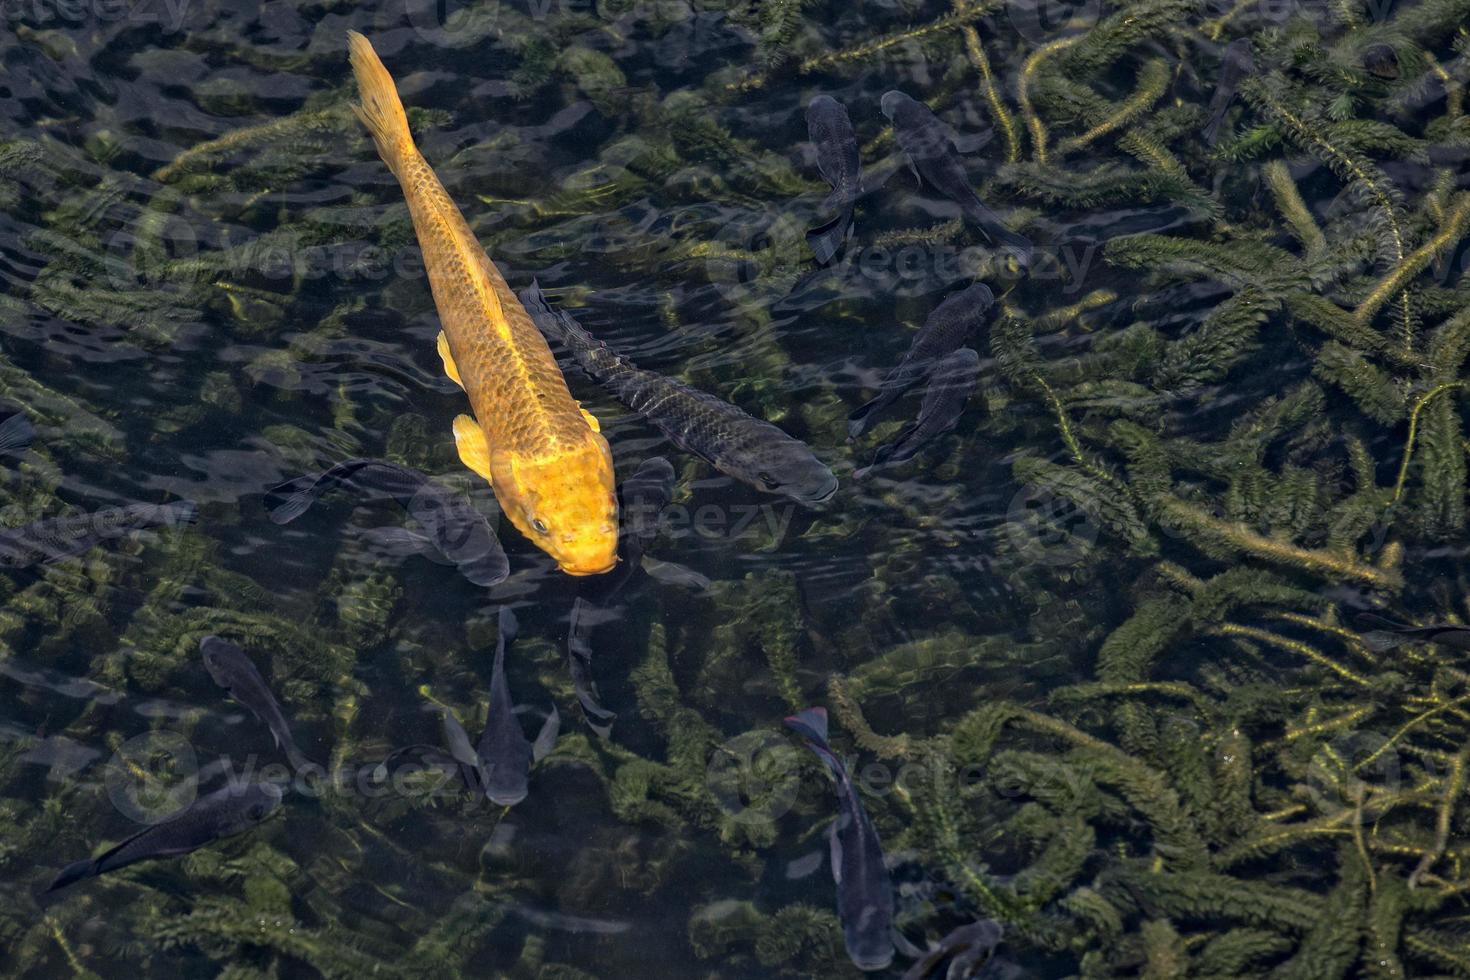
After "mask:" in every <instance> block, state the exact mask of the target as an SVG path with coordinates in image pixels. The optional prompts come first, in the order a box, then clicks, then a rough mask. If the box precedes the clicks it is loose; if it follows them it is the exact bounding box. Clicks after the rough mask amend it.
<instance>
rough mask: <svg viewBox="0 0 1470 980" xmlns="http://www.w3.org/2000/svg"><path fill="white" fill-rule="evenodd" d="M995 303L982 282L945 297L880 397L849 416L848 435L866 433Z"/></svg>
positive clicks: (970, 332)
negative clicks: (872, 421)
mask: <svg viewBox="0 0 1470 980" xmlns="http://www.w3.org/2000/svg"><path fill="white" fill-rule="evenodd" d="M994 303H995V296H994V294H992V293H991V292H990V289H989V287H987V286H986V285H985V284H984V283H978V282H977V283H975V284H974V285H972V286H966V287H965V288H964V289H961V290H960V291H959V292H957V293H952V294H951V295H949V296H947V297H945V299H944V302H942V303H940V304H939V305H938V306H936V307H935V308H934V312H932V313H930V314H929V317H928V319H926V320H925V321H924V326H922V327H921V328H919V332H918V333H917V334H915V335H914V340H913V343H911V344H910V345H909V349H908V353H906V354H904V356H903V360H901V361H899V362H898V366H897V367H895V368H894V369H893V370H892V371H889V372H888V375H887V376H886V377H885V378H884V379H883V381H882V382H881V383H880V384H879V385H878V397H877V398H874V399H873V400H872V401H870V402H868V403H867V404H866V405H864V406H862V407H861V408H859V409H858V410H857V411H855V412H853V413H852V414H851V415H849V416H848V417H847V435H848V438H850V439H856V438H857V437H858V436H860V435H862V434H863V432H864V431H866V429H867V428H868V425H869V424H870V420H871V419H872V417H873V416H874V415H875V414H877V413H878V412H881V411H882V410H883V409H885V408H887V407H888V406H889V405H892V404H893V403H894V402H896V401H898V399H899V397H900V396H902V395H903V393H904V392H906V391H908V390H909V389H910V388H912V387H913V386H914V385H916V384H918V383H919V382H920V381H922V380H923V379H924V376H925V375H927V374H928V373H929V372H930V371H932V370H933V369H934V366H935V364H936V363H937V362H938V361H939V359H940V358H942V357H945V356H946V355H948V354H949V353H950V352H951V351H953V350H955V349H956V348H958V347H959V346H960V345H961V344H963V343H964V342H965V341H966V340H968V339H969V338H970V337H971V336H972V335H973V334H974V332H975V331H976V329H977V328H979V327H980V326H982V325H983V324H984V323H985V322H986V320H987V319H988V318H989V312H990V309H991V306H992V305H993V304H994Z"/></svg>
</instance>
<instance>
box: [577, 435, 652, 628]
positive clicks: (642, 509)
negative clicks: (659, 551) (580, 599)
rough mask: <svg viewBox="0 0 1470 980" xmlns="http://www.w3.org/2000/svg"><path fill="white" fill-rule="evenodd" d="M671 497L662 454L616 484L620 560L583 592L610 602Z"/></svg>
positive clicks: (636, 563)
mask: <svg viewBox="0 0 1470 980" xmlns="http://www.w3.org/2000/svg"><path fill="white" fill-rule="evenodd" d="M673 499H674V467H673V466H671V465H670V464H669V461H668V460H666V459H664V458H663V457H662V456H654V457H653V458H652V459H645V460H644V461H643V462H642V463H640V464H639V465H638V469H637V470H636V471H635V472H634V473H633V475H632V476H630V477H628V478H627V479H626V480H624V481H623V482H622V484H621V485H619V487H618V504H619V510H618V512H619V514H620V515H621V518H622V529H621V531H622V539H621V541H620V542H619V550H620V555H619V557H620V560H619V562H618V564H617V566H616V567H615V568H614V569H613V570H612V571H611V572H609V573H607V574H606V575H601V576H598V578H596V579H594V580H593V581H592V583H589V585H588V587H587V590H586V592H585V593H584V594H585V595H588V596H589V598H591V599H592V600H593V601H595V602H596V603H598V604H599V605H605V604H606V603H608V602H610V601H611V600H612V598H613V596H615V595H616V594H617V593H618V592H620V591H622V588H623V586H625V585H627V584H628V581H629V580H630V579H631V578H632V577H633V575H634V574H635V573H636V572H637V571H638V569H639V567H640V566H641V565H642V563H643V553H644V552H645V551H646V550H647V549H648V546H649V545H650V544H652V543H653V539H654V538H655V537H657V535H658V522H659V518H660V517H661V516H662V515H663V512H664V508H665V507H667V506H668V505H669V502H670V501H671V500H673Z"/></svg>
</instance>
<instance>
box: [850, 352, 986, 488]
mask: <svg viewBox="0 0 1470 980" xmlns="http://www.w3.org/2000/svg"><path fill="white" fill-rule="evenodd" d="M979 379H980V355H979V354H977V353H975V352H974V351H973V350H971V349H970V348H968V347H961V348H960V349H959V350H957V351H955V352H954V353H953V354H950V355H949V356H948V357H946V358H945V359H944V360H942V361H940V362H939V364H938V366H937V367H935V368H934V373H933V374H932V375H930V377H929V387H928V388H927V389H925V391H924V400H923V401H922V402H921V403H920V404H919V417H918V418H916V419H914V421H913V423H912V424H910V425H909V426H908V427H907V428H905V429H904V430H903V431H902V432H900V433H899V434H898V435H897V436H895V437H894V439H893V441H892V442H890V443H888V444H886V445H884V446H882V447H880V448H879V449H878V452H877V453H876V454H874V456H873V462H872V463H871V464H869V465H868V466H865V467H863V468H862V469H860V470H857V471H856V472H854V473H853V477H854V478H855V479H861V478H862V477H864V476H866V475H867V474H868V472H869V471H871V470H873V469H874V468H876V467H879V466H883V465H886V464H888V463H901V462H903V461H904V460H906V459H913V457H914V456H915V454H917V453H918V451H919V450H920V449H922V448H924V445H925V444H926V443H928V442H931V441H932V440H934V439H937V438H939V437H940V436H942V435H944V434H945V433H946V432H948V431H949V430H950V429H952V428H954V424H955V423H956V422H958V421H959V420H960V416H961V415H962V414H964V411H965V403H966V402H967V401H969V400H970V395H971V394H972V393H973V392H974V391H975V385H976V383H977V382H978V381H979Z"/></svg>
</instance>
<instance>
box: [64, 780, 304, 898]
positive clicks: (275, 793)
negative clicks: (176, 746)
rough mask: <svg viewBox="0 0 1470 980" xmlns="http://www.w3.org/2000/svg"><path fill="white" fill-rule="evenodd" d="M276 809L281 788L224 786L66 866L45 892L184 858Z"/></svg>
mask: <svg viewBox="0 0 1470 980" xmlns="http://www.w3.org/2000/svg"><path fill="white" fill-rule="evenodd" d="M280 805H281V788H280V787H279V786H276V785H273V784H271V783H247V784H245V785H243V786H236V785H229V786H226V787H225V788H224V789H221V790H217V791H215V792H213V793H211V794H209V795H208V796H204V797H201V798H200V799H198V800H195V801H194V802H193V803H191V804H190V805H189V806H187V807H185V808H184V809H183V810H181V811H179V813H177V814H175V815H174V816H172V817H169V818H168V819H167V820H165V821H163V822H162V823H158V824H154V825H153V826H152V827H149V828H147V829H146V830H142V831H139V832H138V833H136V834H134V835H133V836H131V837H129V838H128V839H127V840H125V841H123V842H122V843H121V844H118V845H117V846H116V847H114V848H112V849H110V850H108V851H106V852H104V853H102V854H99V855H98V856H97V857H94V858H88V859H86V860H84V861H77V862H75V863H74V864H69V865H67V866H66V868H64V869H63V870H62V872H61V874H59V875H57V876H56V880H55V881H53V882H51V887H50V888H48V889H46V890H47V891H53V892H54V891H56V890H57V889H58V888H65V887H66V886H67V885H70V884H73V883H74V882H77V881H81V880H82V879H83V878H95V877H96V876H98V875H101V874H106V873H107V872H109V871H116V870H117V869H118V868H122V867H126V866H127V865H129V864H134V863H136V862H138V861H146V860H149V859H150V858H160V857H174V856H176V855H179V854H188V853H189V852H190V851H196V850H198V849H199V848H201V847H205V846H207V845H209V844H213V843H214V842H215V841H217V840H220V839H221V838H224V837H233V836H234V835H236V834H241V833H244V832H245V831H247V830H249V829H250V828H251V827H254V826H255V825H256V824H258V823H260V822H261V821H262V820H264V819H265V818H266V817H269V816H270V815H271V814H272V813H274V812H275V811H276V809H277V808H278V807H279V806H280Z"/></svg>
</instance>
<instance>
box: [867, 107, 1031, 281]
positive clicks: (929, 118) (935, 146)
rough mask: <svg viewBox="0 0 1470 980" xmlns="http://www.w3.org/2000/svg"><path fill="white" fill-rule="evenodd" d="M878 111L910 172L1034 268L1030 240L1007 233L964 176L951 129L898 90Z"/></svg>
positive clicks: (988, 237) (992, 241)
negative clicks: (890, 129)
mask: <svg viewBox="0 0 1470 980" xmlns="http://www.w3.org/2000/svg"><path fill="white" fill-rule="evenodd" d="M879 106H880V107H881V108H882V110H883V115H885V116H887V117H888V121H889V122H891V123H892V124H893V135H894V138H896V139H897V140H898V145H899V146H900V147H901V148H902V149H903V152H904V154H905V155H906V156H907V157H908V158H909V167H910V168H911V169H912V170H913V171H914V173H915V174H916V175H917V176H919V177H920V178H922V179H923V180H924V181H925V182H927V183H928V184H929V186H930V187H933V188H934V189H935V190H936V191H938V192H939V193H941V194H943V195H944V196H945V197H947V198H949V199H950V200H951V201H954V202H955V203H956V204H958V205H959V206H960V210H961V211H962V212H963V213H964V215H965V219H966V220H967V221H969V222H970V223H971V224H973V225H974V226H975V227H976V228H977V229H979V230H980V232H981V233H982V234H983V235H984V236H985V238H986V241H988V242H990V244H992V245H996V246H1003V247H1005V248H1009V249H1012V250H1014V252H1015V254H1016V258H1017V259H1018V260H1019V261H1020V263H1021V264H1022V265H1023V266H1026V265H1030V263H1031V252H1032V245H1031V240H1030V239H1029V238H1027V237H1026V236H1025V235H1021V234H1018V233H1016V232H1014V231H1011V230H1010V229H1009V228H1007V227H1006V226H1005V225H1004V224H1002V223H1001V220H1000V218H999V217H997V216H996V214H995V212H994V211H992V210H990V208H988V207H986V206H985V202H984V201H982V200H980V196H979V195H978V194H976V193H975V188H974V187H972V186H971V185H970V178H969V177H967V176H966V175H965V168H964V165H963V164H962V163H961V162H960V156H959V151H958V150H957V149H956V148H955V140H954V133H953V132H951V131H950V128H949V127H948V126H946V125H945V124H944V123H943V122H941V121H940V120H939V117H938V116H936V115H934V113H933V112H932V111H930V109H929V107H928V106H926V105H924V103H922V102H917V101H915V100H914V99H911V98H909V97H908V96H907V95H905V94H904V93H902V92H900V91H898V90H897V89H893V90H891V91H889V92H886V93H884V95H883V98H882V100H881V101H880V102H879Z"/></svg>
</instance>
